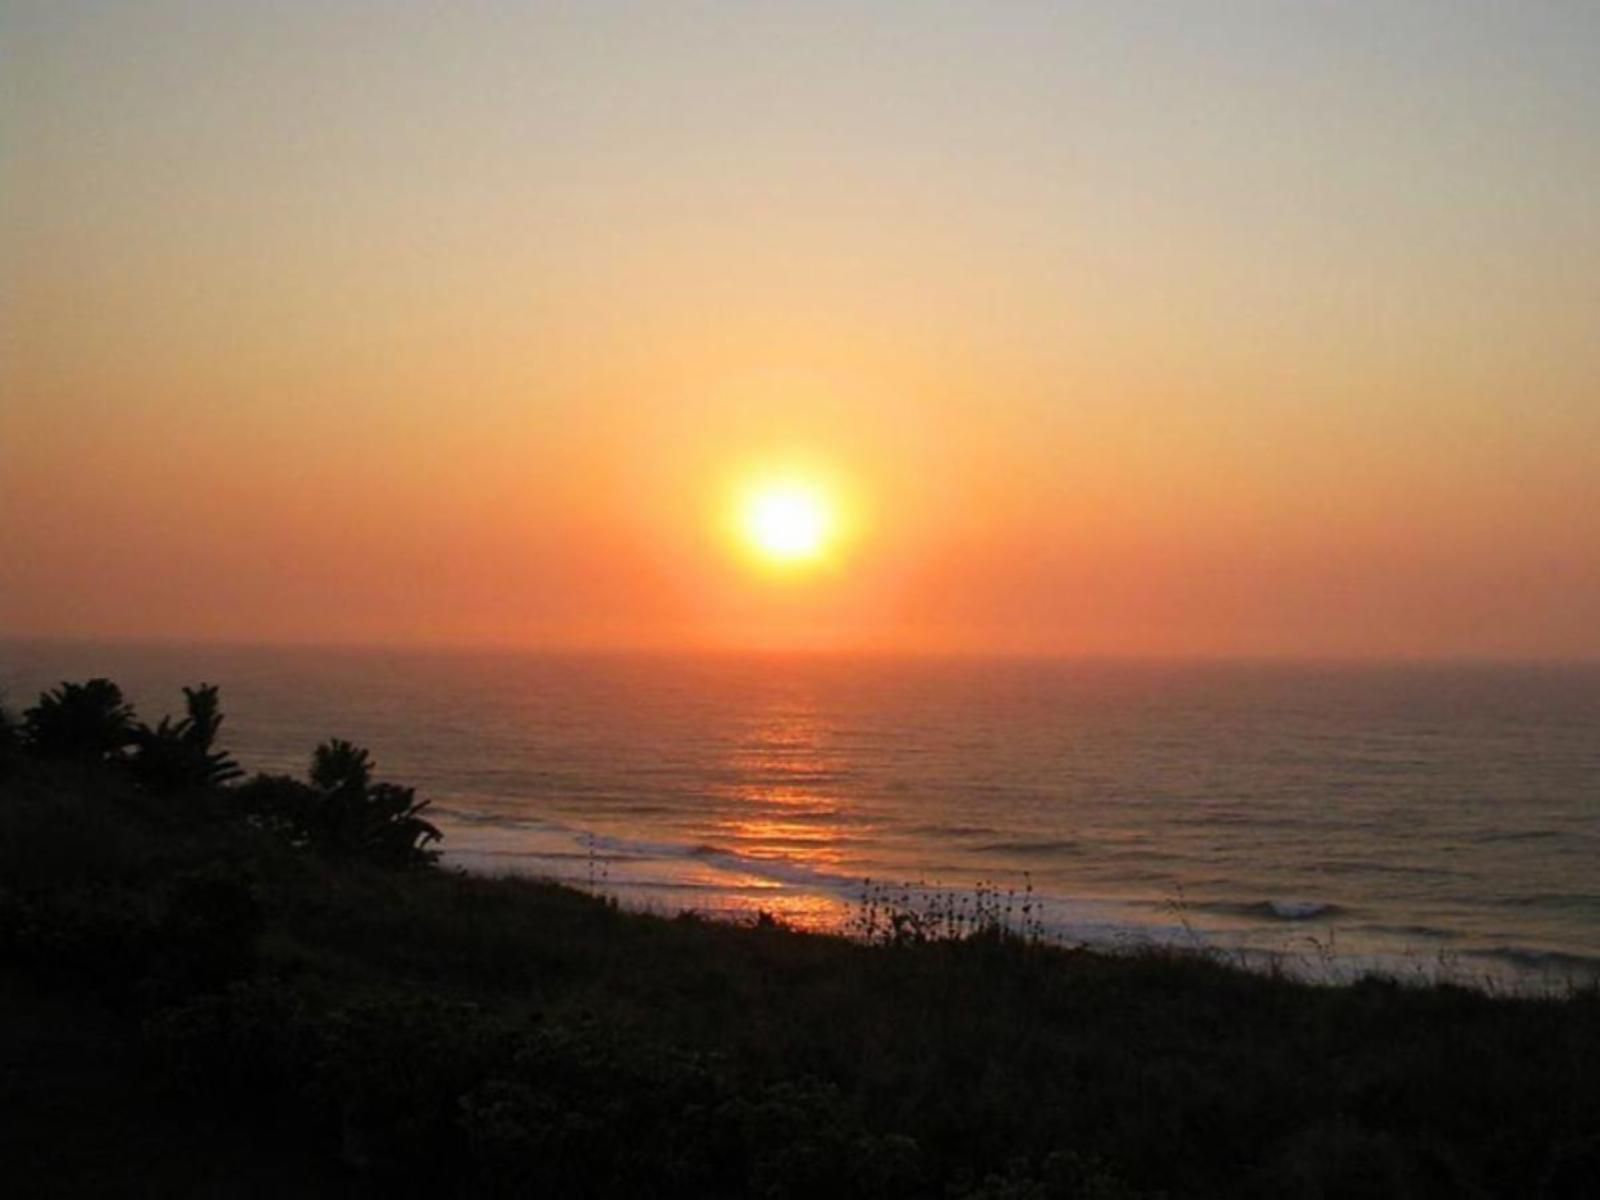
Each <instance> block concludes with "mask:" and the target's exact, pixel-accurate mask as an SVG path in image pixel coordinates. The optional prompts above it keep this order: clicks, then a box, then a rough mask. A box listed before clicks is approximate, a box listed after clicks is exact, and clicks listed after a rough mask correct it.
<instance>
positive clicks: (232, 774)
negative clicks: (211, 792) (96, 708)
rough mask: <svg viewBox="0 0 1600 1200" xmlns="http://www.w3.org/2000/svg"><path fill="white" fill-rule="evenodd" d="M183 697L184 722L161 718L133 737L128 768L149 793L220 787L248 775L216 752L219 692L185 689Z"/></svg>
mask: <svg viewBox="0 0 1600 1200" xmlns="http://www.w3.org/2000/svg"><path fill="white" fill-rule="evenodd" d="M183 699H184V706H185V708H186V709H187V715H186V716H185V717H184V718H183V719H182V720H180V721H176V722H174V721H173V720H172V718H171V717H162V718H161V723H160V724H159V725H157V726H156V727H155V728H154V729H152V728H151V727H150V726H148V725H144V724H140V725H138V726H136V727H135V728H134V729H133V730H132V731H131V733H130V741H131V744H132V746H133V754H132V756H131V758H130V759H129V767H130V769H131V770H132V771H133V775H134V778H135V779H137V780H138V781H139V783H140V784H141V785H142V786H143V787H145V788H148V789H149V790H151V791H155V792H173V791H180V790H183V789H187V788H205V787H217V786H220V785H221V784H224V783H229V782H231V781H232V780H235V779H237V778H238V777H239V776H240V775H242V774H243V773H244V772H243V771H241V770H240V769H239V764H238V763H236V762H234V761H233V759H231V758H229V757H228V755H227V754H226V753H225V752H224V751H221V750H215V749H213V748H212V747H213V745H214V744H215V742H216V738H217V730H218V729H219V728H220V727H221V725H222V712H221V710H220V708H219V707H218V702H217V689H216V688H215V687H214V686H212V685H211V684H207V683H202V684H201V685H200V686H199V687H197V688H187V687H186V688H184V689H183Z"/></svg>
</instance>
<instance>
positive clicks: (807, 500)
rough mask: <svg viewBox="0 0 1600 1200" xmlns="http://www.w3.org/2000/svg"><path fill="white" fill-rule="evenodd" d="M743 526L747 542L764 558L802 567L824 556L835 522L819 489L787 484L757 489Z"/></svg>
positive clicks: (749, 499) (748, 500)
mask: <svg viewBox="0 0 1600 1200" xmlns="http://www.w3.org/2000/svg"><path fill="white" fill-rule="evenodd" d="M742 525H743V531H744V536H745V539H746V540H747V541H748V542H749V544H750V546H751V547H752V548H753V549H754V550H755V551H756V553H757V554H759V555H760V556H761V557H762V558H764V559H766V560H767V561H768V562H772V563H778V564H800V563H806V562H812V561H815V560H816V559H818V558H820V557H821V556H822V554H823V552H824V551H825V550H826V549H827V547H828V542H829V540H830V539H831V538H832V536H833V533H834V526H835V520H834V514H833V508H832V506H831V505H830V504H829V503H828V498H827V497H826V496H825V495H824V494H823V493H822V491H821V490H820V489H818V488H816V487H813V486H808V485H806V484H801V483H788V482H786V483H768V484H763V485H761V486H758V487H756V488H754V489H753V490H752V491H751V492H750V493H749V495H748V496H747V497H746V499H745V502H744V511H743V521H742Z"/></svg>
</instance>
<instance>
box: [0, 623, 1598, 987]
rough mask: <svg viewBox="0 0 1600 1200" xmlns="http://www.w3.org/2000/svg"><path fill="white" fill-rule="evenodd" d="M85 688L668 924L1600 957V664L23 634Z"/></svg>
mask: <svg viewBox="0 0 1600 1200" xmlns="http://www.w3.org/2000/svg"><path fill="white" fill-rule="evenodd" d="M91 675H107V676H110V677H111V678H113V679H115V680H117V681H118V682H120V683H122V684H123V686H124V688H125V690H127V691H128V692H129V694H130V696H131V697H132V698H133V700H134V701H135V702H136V704H137V705H138V707H139V710H140V713H141V715H142V716H144V717H146V718H147V719H151V720H154V718H155V717H157V716H159V715H161V714H162V713H164V712H167V711H171V710H176V709H177V708H178V707H179V705H180V701H181V697H180V695H179V692H178V688H179V685H180V684H184V683H194V682H198V681H201V680H205V681H209V682H215V683H219V684H221V685H222V696H223V706H224V709H225V711H226V712H227V714H228V719H227V723H226V725H225V726H224V734H225V741H226V744H227V745H228V746H229V747H230V748H231V749H232V750H233V751H234V753H235V755H236V756H237V757H238V758H239V759H240V760H241V761H242V762H243V763H244V765H245V766H246V767H248V768H250V769H252V770H268V771H294V772H300V771H302V770H303V769H304V765H305V763H306V761H307V759H308V757H309V753H310V750H311V747H312V745H313V744H315V743H316V742H317V741H319V740H321V739H324V738H327V737H330V736H340V737H346V738H350V739H352V740H354V741H357V742H359V743H362V744H364V745H366V746H369V747H370V748H371V749H372V751H373V753H374V755H375V756H376V758H377V760H378V764H379V768H380V775H382V776H383V777H385V778H391V779H394V780H396V781H399V782H405V783H411V784H415V785H417V786H418V788H419V790H420V791H421V792H422V793H423V794H424V795H427V796H429V797H432V798H433V801H434V813H435V815H436V817H437V820H438V823H439V824H440V825H441V826H442V827H443V828H444V830H445V832H446V839H445V846H446V847H447V848H448V851H449V857H450V858H451V859H453V861H455V862H457V863H459V864H460V865H463V866H468V867H470V868H472V869H482V870H494V871H499V870H515V871H524V872H531V873H534V874H540V875H549V876H554V877H557V878H561V879H565V880H568V881H571V882H574V883H577V884H579V885H580V886H585V887H593V888H595V889H596V890H604V891H606V892H608V893H610V894H614V895H617V896H619V897H620V898H621V899H622V900H624V901H625V902H628V903H635V904H641V905H647V906H652V907H655V908H657V909H660V910H662V911H666V912H678V911H680V910H683V909H695V910H699V911H703V912H713V913H727V912H731V911H745V912H753V911H755V910H756V909H765V910H768V911H772V912H778V913H781V914H785V915H787V916H788V917H790V919H793V920H796V921H799V922H801V923H806V924H813V925H829V924H837V923H843V922H848V921H849V920H850V919H851V918H852V917H853V916H855V915H856V914H857V913H858V912H859V909H860V898H861V895H862V892H863V880H866V879H871V880H874V881H877V882H878V883H880V884H892V885H895V886H894V889H893V890H894V891H895V894H896V895H898V894H899V893H900V891H901V890H902V889H901V887H900V885H910V887H909V888H908V889H906V890H908V891H909V893H910V898H911V901H912V902H913V903H927V902H929V901H930V898H931V896H932V895H933V894H935V893H940V892H945V891H950V892H956V893H961V894H970V893H971V891H972V889H973V888H974V886H975V885H977V884H979V883H981V882H983V881H991V882H992V883H993V884H995V885H997V886H998V888H999V889H1000V890H1001V892H1002V893H1004V892H1005V891H1006V890H1008V889H1012V888H1015V889H1016V890H1017V892H1018V893H1019V894H1018V897H1017V899H1016V901H1015V902H1014V904H1015V909H1016V911H1017V912H1018V913H1020V908H1021V905H1022V904H1023V902H1024V900H1025V899H1026V898H1027V897H1028V887H1029V886H1030V884H1031V888H1032V900H1033V902H1034V909H1033V911H1034V913H1035V914H1036V915H1037V916H1039V917H1041V918H1042V919H1043V921H1044V923H1045V927H1046V931H1047V932H1048V933H1049V934H1050V935H1052V936H1055V937H1059V938H1063V939H1067V940H1086V941H1091V942H1096V943H1102V942H1107V941H1111V942H1118V941H1130V940H1131V941H1144V940H1156V941H1177V942H1183V943H1203V944H1208V945H1214V946H1217V947H1220V948H1222V949H1224V950H1229V951H1238V952H1240V953H1242V954H1244V955H1246V956H1249V955H1251V954H1253V953H1256V952H1263V951H1266V952H1273V951H1281V952H1286V953H1287V954H1289V955H1291V956H1293V957H1294V958H1295V959H1296V960H1298V961H1299V962H1301V963H1309V964H1315V965H1318V966H1320V968H1321V969H1323V970H1334V971H1337V970H1340V969H1358V968H1359V967H1361V966H1363V965H1367V964H1371V963H1373V962H1375V961H1376V962H1378V963H1380V964H1382V965H1385V966H1387V967H1389V968H1390V969H1394V970H1398V971H1402V972H1406V971H1417V972H1422V973H1434V972H1438V971H1440V970H1443V971H1445V972H1447V973H1451V974H1454V975H1456V976H1458V977H1462V978H1467V979H1479V978H1489V979H1494V980H1506V979H1513V978H1515V979H1519V980H1521V981H1524V982H1526V981H1529V980H1535V979H1545V980H1565V979H1568V978H1585V977H1587V976H1588V975H1590V974H1592V973H1593V972H1594V971H1595V970H1596V965H1597V964H1600V667H1594V666H1572V667H1555V666H1545V667H1539V666H1523V667H1508V666H1390V667H1383V666H1379V667H1373V666H1360V667H1354V666H1267V665H1250V664H1207V665H1142V664H1141V665H1134V664H1110V663H1094V662H1044V661H1012V660H1006V661H999V660H996V661H934V660H924V661H918V660H903V659H865V658H828V657H812V658H806V657H750V658H738V657H720V658H710V657H708V658H670V657H624V656H615V657H605V656H593V657H579V656H538V655H521V654H499V653H454V652H451V653H446V652H438V653H417V652H379V651H336V652H329V651H307V650H280V649H272V650H267V649H231V648H218V647H176V646H166V647H135V646H114V647H113V646H91V645H82V644H78V645H68V644H46V643H16V642H9V643H0V688H3V689H4V692H5V694H6V696H7V699H8V703H9V705H10V707H12V708H13V709H19V708H21V707H24V706H25V705H26V704H27V703H29V702H31V699H32V697H33V695H34V694H35V693H36V692H37V691H38V690H39V689H40V688H41V687H44V686H47V685H50V684H52V683H54V682H56V681H58V680H60V679H66V678H70V679H80V678H85V677H88V676H91ZM1002 903H1003V900H1002Z"/></svg>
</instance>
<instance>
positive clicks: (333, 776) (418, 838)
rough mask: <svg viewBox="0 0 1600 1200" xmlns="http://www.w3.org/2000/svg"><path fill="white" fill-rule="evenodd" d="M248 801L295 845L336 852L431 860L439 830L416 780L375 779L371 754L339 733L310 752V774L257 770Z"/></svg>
mask: <svg viewBox="0 0 1600 1200" xmlns="http://www.w3.org/2000/svg"><path fill="white" fill-rule="evenodd" d="M240 800H241V803H242V806H243V808H244V809H245V810H246V811H247V812H249V813H251V814H252V815H253V816H254V817H255V818H256V820H258V821H259V822H260V823H261V824H262V825H263V826H264V827H266V828H268V829H272V830H275V831H276V832H278V833H279V834H280V835H281V836H283V837H284V838H285V839H286V840H287V841H289V842H290V843H291V844H292V845H294V846H297V847H301V848H303V849H307V850H311V851H313V852H315V853H317V854H320V855H322V856H324V857H327V858H332V859H342V860H350V859H361V860H364V861H366V862H372V863H378V864H381V865H384V866H390V867H417V866H427V865H428V864H430V863H432V862H433V861H434V860H435V859H437V858H438V851H436V850H433V849H430V848H429V847H430V845H431V843H433V842H436V841H438V840H439V831H438V829H436V828H435V827H434V826H433V825H432V824H431V823H429V822H428V821H426V820H424V819H423V816H422V813H423V810H425V809H426V808H427V807H428V802H427V801H426V800H421V801H419V800H418V799H417V797H416V791H415V789H413V788H408V787H401V786H400V785H398V784H393V783H374V782H373V781H372V759H371V756H370V755H369V754H368V753H367V752H366V751H365V750H363V749H361V748H360V747H359V746H352V745H351V744H350V743H349V742H345V741H340V740H339V739H338V738H335V739H334V740H333V741H331V742H324V743H323V744H322V745H320V746H318V747H317V748H316V751H315V752H314V753H313V755H312V757H311V782H310V783H309V784H307V783H301V782H300V781H299V780H296V779H291V778H289V777H288V776H285V775H258V776H257V777H256V778H255V779H253V780H251V781H250V782H249V783H247V784H246V785H245V786H244V787H243V788H241V789H240Z"/></svg>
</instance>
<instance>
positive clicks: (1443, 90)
mask: <svg viewBox="0 0 1600 1200" xmlns="http://www.w3.org/2000/svg"><path fill="white" fill-rule="evenodd" d="M1515 7H1516V11H1512V10H1511V9H1512V6H1499V5H1487V4H1482V5H1480V4H1476V3H1449V4H1445V3H1442V2H1440V3H1419V4H1415V5H1407V6H1395V9H1394V10H1393V11H1387V10H1367V9H1364V10H1363V11H1362V12H1361V13H1359V14H1356V13H1353V12H1351V11H1347V10H1345V6H1314V5H1308V6H1304V7H1303V8H1298V7H1297V6H1284V5H1276V4H1250V3H1238V4H1231V5H1220V6H1218V8H1217V10H1216V12H1215V13H1214V14H1213V15H1212V16H1210V17H1208V18H1207V19H1206V20H1204V21H1200V20H1197V19H1195V18H1194V17H1193V15H1192V10H1187V9H1186V6H1178V5H1173V6H1144V5H1126V4H1109V3H1108V4H1085V5H1080V6H1074V7H1072V8H1071V9H1070V10H1069V9H1067V8H1066V6H1055V5H1039V6H1029V5H1019V6H1014V7H1013V6H1005V7H1003V8H996V7H995V6H992V5H978V4H972V5H960V4H949V5H943V4H941V5H926V4H911V3H904V4H896V3H887V2H886V3H884V4H882V5H874V6H860V5H853V4H851V5H846V4H837V5H836V4H832V3H811V4H798V3H796V4H791V5H785V4H772V5H761V6H750V5H736V4H691V5H672V6H668V5H650V4H635V5H627V4H615V5H610V4H608V5H592V6H590V5H585V6H567V5H521V4H517V5H514V4H511V3H492V2H481V3H466V4H457V5H449V6H444V5H423V4H395V5H392V6H388V5H386V6H383V7H382V8H380V9H375V8H374V7H373V6H367V5H359V4H355V3H344V4H341V3H327V4H318V5H311V4H305V5H301V4H285V5H281V6H276V5H275V6H263V5H246V4H231V3H217V4H213V5H205V6H195V5H186V4H177V3H153V4H143V5H138V6H99V5H75V4H37V5H30V4H22V5H15V6H8V8H7V12H6V14H5V15H4V16H3V17H0V22H3V24H0V53H3V54H4V56H5V57H4V61H3V62H0V77H3V78H4V79H5V80H6V81H7V82H6V85H5V88H4V90H3V93H0V117H3V125H0V136H3V142H0V173H3V178H4V181H5V184H4V187H5V194H6V197H7V199H6V203H5V205H4V206H3V207H0V239H3V240H0V251H3V259H0V262H3V264H4V266H3V278H4V280H5V286H4V289H3V291H0V305H3V307H0V633H8V634H21V635H71V636H91V637H92V636H117V637H146V636H154V637H204V638H227V639H240V640H295V641H302V640H311V641H360V642H452V643H495V644H519V645H523V644H526V645H554V646H636V645H642V646H652V647H662V648H688V647H706V646H715V647H739V646H751V645H759V646H780V647H811V646H824V647H837V648H866V649H875V650H895V651H900V650H917V651H960V652H982V651H990V650H994V651H1006V652H1013V651H1022V652H1050V653H1081V654H1141V655H1143V654H1154V655H1166V654H1184V655H1188V654H1202V655H1228V654H1267V655H1293V656H1322V655H1339V656H1346V655H1353V656H1389V655H1402V656H1434V655H1486V656H1538V657H1547V656H1553V657H1568V656H1593V655H1596V654H1600V337H1597V336H1596V330H1597V329H1600V291H1597V290H1596V283H1595V281H1596V280H1597V279H1600V49H1597V48H1600V15H1597V14H1596V13H1594V12H1592V11H1590V10H1588V9H1586V8H1585V7H1584V6H1568V7H1567V8H1566V9H1564V10H1560V6H1515ZM794 470H801V471H804V472H808V473H810V474H811V475H813V476H816V477H818V478H825V479H827V480H828V481H830V482H829V487H830V488H832V489H833V490H834V492H835V494H836V495H837V496H838V497H839V503H840V507H841V510H842V511H844V512H846V513H847V514H848V516H849V519H850V522H849V523H850V528H849V531H848V533H849V536H848V537H845V538H842V539H841V540H840V541H839V543H838V544H837V545H836V546H835V547H834V548H833V552H832V553H830V555H829V556H828V557H827V560H826V561H825V562H823V563H821V564H819V565H818V566H817V567H816V568H814V569H809V570H795V571H786V572H772V571H765V570H761V569H759V568H758V566H757V565H756V564H755V563H754V562H753V561H752V558H751V556H750V554H749V553H748V551H747V549H746V548H742V547H740V546H739V545H738V544H737V540H736V539H735V538H734V537H732V536H730V534H729V533H728V520H727V507H728V504H729V496H730V494H731V493H732V491H733V490H734V489H736V488H737V486H738V485H739V481H740V480H744V479H748V478H749V477H750V476H751V474H752V473H755V474H760V473H761V472H763V471H771V472H779V473H781V472H786V471H787V472H792V471H794Z"/></svg>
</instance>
